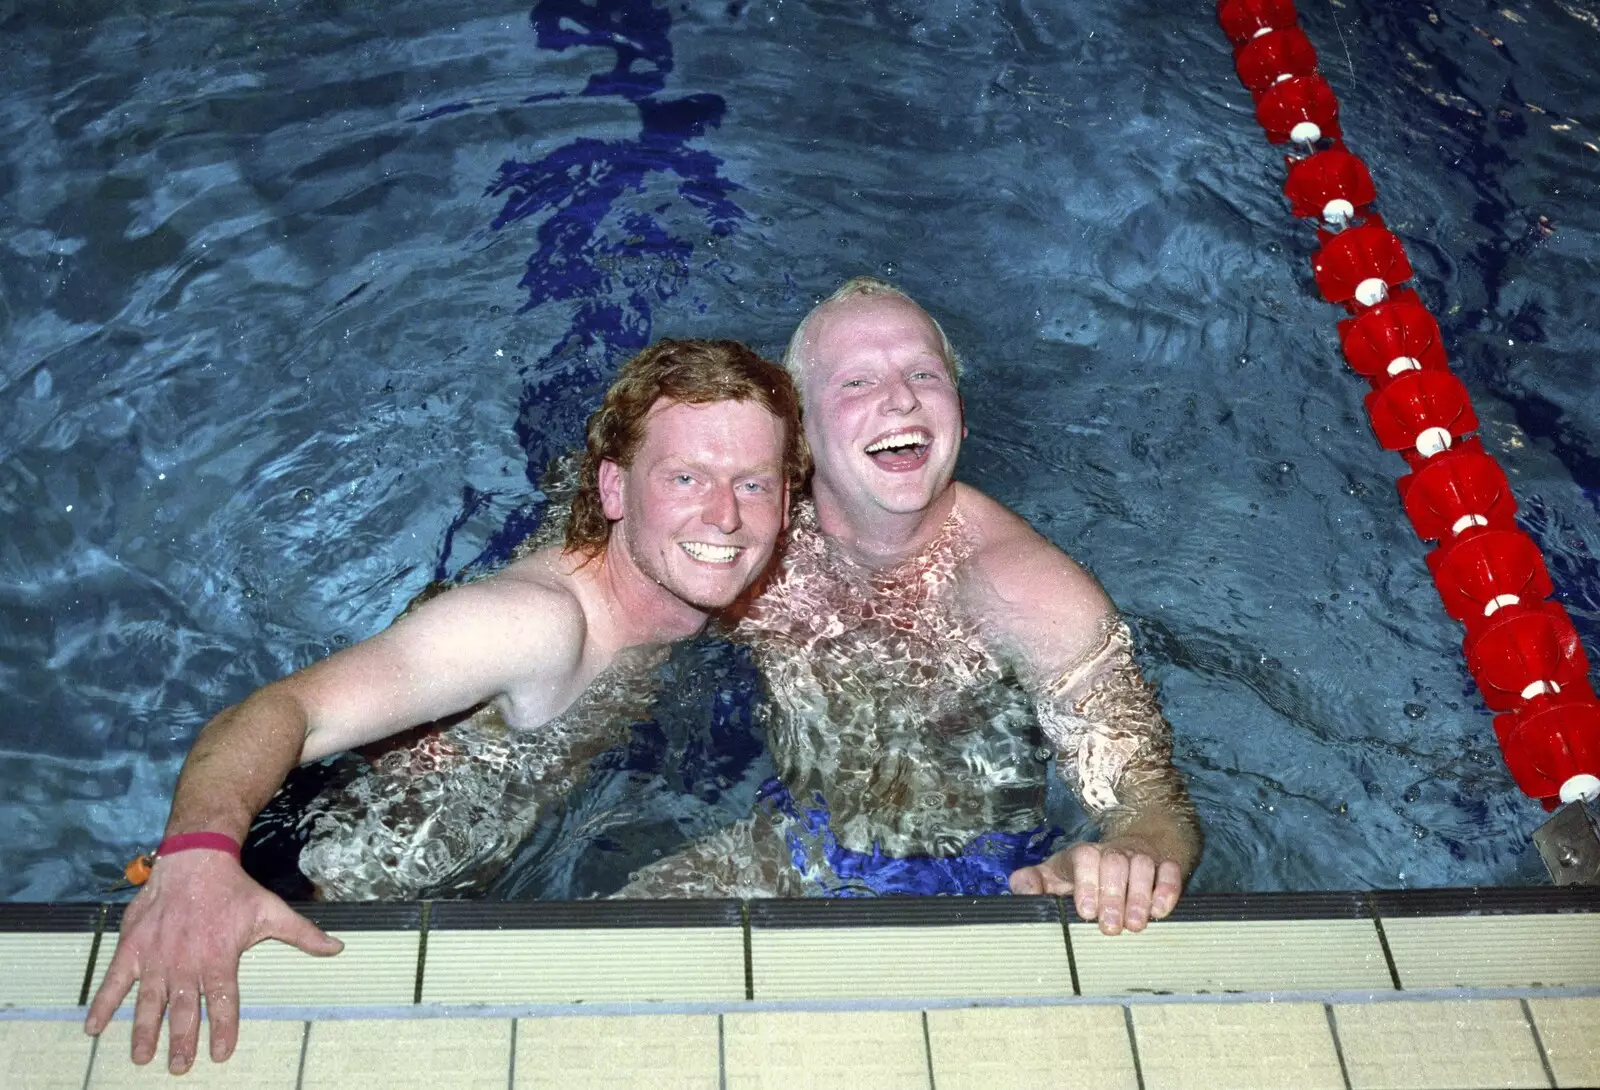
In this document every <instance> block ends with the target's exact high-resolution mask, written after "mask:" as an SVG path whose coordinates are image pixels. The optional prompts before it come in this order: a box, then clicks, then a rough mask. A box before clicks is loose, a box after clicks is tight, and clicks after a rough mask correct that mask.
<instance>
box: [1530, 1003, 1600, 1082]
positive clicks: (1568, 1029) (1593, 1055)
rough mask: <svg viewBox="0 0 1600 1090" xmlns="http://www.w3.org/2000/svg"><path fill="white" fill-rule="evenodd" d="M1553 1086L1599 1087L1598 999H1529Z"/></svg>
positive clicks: (1599, 1019)
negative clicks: (1553, 1077) (1551, 1075)
mask: <svg viewBox="0 0 1600 1090" xmlns="http://www.w3.org/2000/svg"><path fill="white" fill-rule="evenodd" d="M1528 1009H1529V1010H1531V1011H1532V1012H1533V1024H1534V1025H1535V1026H1537V1027H1538V1028H1539V1038H1540V1040H1542V1041H1543V1042H1544V1051H1545V1055H1546V1056H1548V1057H1549V1058H1550V1070H1551V1071H1552V1072H1554V1073H1555V1076H1556V1085H1557V1086H1561V1087H1568V1086H1571V1087H1583V1086H1600V999H1530V1000H1528Z"/></svg>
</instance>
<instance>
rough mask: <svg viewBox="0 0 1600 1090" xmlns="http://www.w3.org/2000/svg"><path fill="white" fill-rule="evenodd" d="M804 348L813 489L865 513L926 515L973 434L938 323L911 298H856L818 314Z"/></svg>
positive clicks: (804, 394)
mask: <svg viewBox="0 0 1600 1090" xmlns="http://www.w3.org/2000/svg"><path fill="white" fill-rule="evenodd" d="M802 348H803V361H804V370H803V375H804V380H803V381H802V383H801V396H802V398H803V402H804V405H805V424H806V438H807V439H808V440H809V441H810V443H811V455H812V458H813V460H814V462H815V464H816V474H815V476H814V477H813V478H812V489H813V491H814V492H816V493H817V495H818V497H819V498H824V497H826V498H828V499H831V500H833V501H835V502H837V503H840V504H842V505H844V506H845V507H846V509H847V510H850V511H859V512H861V513H863V514H865V513H870V512H871V511H874V510H876V511H885V512H890V513H893V514H912V513H915V512H918V511H922V510H924V509H926V508H927V507H928V506H929V505H930V504H932V503H933V501H934V499H936V498H937V497H938V496H939V495H941V494H942V493H943V492H944V490H945V488H946V487H948V486H949V484H950V478H951V477H952V475H953V474H954V473H955V467H956V455H957V454H959V453H960V451H961V439H962V437H963V436H964V435H965V434H966V429H965V428H964V427H963V425H962V420H961V396H960V395H959V394H958V393H957V392H956V385H955V380H954V377H953V376H952V375H951V372H950V363H949V361H948V360H946V359H945V357H944V350H943V346H942V345H941V343H940V338H939V331H938V329H936V328H935V327H934V324H933V321H932V319H930V318H929V317H928V315H927V314H926V313H925V312H924V311H923V310H922V308H921V307H919V306H917V305H916V304H915V303H912V302H911V301H909V300H906V299H900V298H897V297H894V296H881V295H880V296H856V297H854V298H850V299H846V300H843V301H841V302H838V303H833V304H830V305H829V306H827V307H824V308H823V309H822V310H820V311H818V312H817V313H816V315H815V316H814V317H813V318H812V321H811V324H810V326H809V327H808V329H807V335H806V343H805V344H804V345H803V346H802Z"/></svg>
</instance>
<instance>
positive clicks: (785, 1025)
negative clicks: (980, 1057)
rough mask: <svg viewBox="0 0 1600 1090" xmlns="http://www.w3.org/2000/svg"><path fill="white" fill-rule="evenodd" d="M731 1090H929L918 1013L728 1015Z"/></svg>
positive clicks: (725, 1028) (726, 1043)
mask: <svg viewBox="0 0 1600 1090" xmlns="http://www.w3.org/2000/svg"><path fill="white" fill-rule="evenodd" d="M723 1033H724V1049H725V1056H726V1074H727V1080H726V1086H727V1090H838V1088H840V1087H849V1088H850V1090H930V1080H929V1076H928V1050H927V1041H926V1039H925V1038H924V1035H923V1021H922V1014H921V1013H920V1012H918V1011H839V1012H826V1013H822V1012H816V1013H762V1014H756V1013H750V1014H729V1015H725V1016H724V1017H723Z"/></svg>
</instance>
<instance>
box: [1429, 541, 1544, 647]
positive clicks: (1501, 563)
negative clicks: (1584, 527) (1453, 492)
mask: <svg viewBox="0 0 1600 1090" xmlns="http://www.w3.org/2000/svg"><path fill="white" fill-rule="evenodd" d="M1428 570H1429V571H1431V572H1433V582H1434V585H1435V586H1437V587H1438V588H1439V597H1440V599H1441V600H1442V601H1443V602H1444V609H1445V612H1446V613H1448V614H1450V616H1452V617H1454V618H1455V619H1456V620H1458V621H1460V622H1461V623H1462V624H1464V625H1466V626H1467V631H1468V632H1469V633H1470V632H1472V631H1474V630H1475V629H1477V628H1478V627H1480V626H1481V625H1482V624H1483V622H1484V621H1485V620H1487V619H1488V618H1490V617H1493V616H1494V615H1495V614H1496V613H1498V612H1499V611H1500V610H1502V609H1505V608H1506V607H1508V606H1515V605H1532V604H1534V603H1537V602H1541V601H1543V600H1544V599H1546V598H1548V597H1550V596H1551V595H1552V594H1554V593H1555V592H1556V588H1555V586H1554V585H1553V584H1552V583H1551V582H1550V572H1549V571H1548V570H1547V569H1546V568H1545V566H1544V556H1543V555H1541V554H1540V552H1539V546H1538V545H1536V544H1534V541H1533V539H1532V538H1531V537H1529V536H1528V535H1527V534H1525V533H1523V532H1522V531H1521V530H1485V529H1475V530H1467V531H1465V532H1464V533H1462V534H1460V535H1459V536H1457V537H1455V538H1453V539H1452V540H1450V541H1448V542H1446V543H1445V544H1444V545H1441V546H1440V547H1439V548H1437V549H1435V550H1433V552H1431V553H1429V554H1428Z"/></svg>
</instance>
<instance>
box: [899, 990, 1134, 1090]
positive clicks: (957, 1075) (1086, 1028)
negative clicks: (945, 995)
mask: <svg viewBox="0 0 1600 1090" xmlns="http://www.w3.org/2000/svg"><path fill="white" fill-rule="evenodd" d="M928 1047H929V1050H930V1052H931V1054H932V1057H933V1081H934V1085H935V1086H937V1087H938V1088H939V1090H996V1088H997V1087H1004V1088H1005V1090H1137V1088H1138V1085H1139V1076H1138V1073H1137V1071H1136V1070H1135V1068H1134V1066H1133V1049H1132V1047H1131V1046H1130V1045H1129V1043H1128V1026H1127V1021H1126V1019H1125V1018H1124V1017H1123V1011H1122V1008H1121V1007H1119V1006H1110V1005H1103V1006H1083V1007H969V1008H942V1009H938V1010H931V1011H929V1012H928ZM1146 1085H1147V1086H1148V1085H1149V1084H1148V1082H1147V1083H1146Z"/></svg>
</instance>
